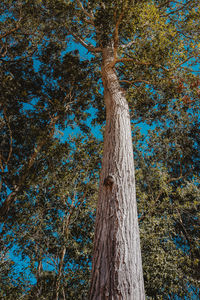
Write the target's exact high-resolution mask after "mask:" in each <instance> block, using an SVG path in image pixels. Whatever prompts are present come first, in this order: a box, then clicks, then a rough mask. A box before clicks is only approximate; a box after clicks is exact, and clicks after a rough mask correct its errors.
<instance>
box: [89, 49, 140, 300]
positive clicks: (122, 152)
mask: <svg viewBox="0 0 200 300" xmlns="http://www.w3.org/2000/svg"><path fill="white" fill-rule="evenodd" d="M113 60H114V53H113V51H112V48H111V47H110V48H106V49H104V51H103V64H102V77H103V83H104V101H105V105H106V129H105V136H104V155H103V162H102V170H101V176H100V192H99V199H98V207H97V214H96V228H95V241H94V255H93V268H92V276H91V277H92V282H91V289H90V300H103V299H109V300H111V299H112V300H140V299H141V300H143V299H145V293H144V283H143V272H142V260H141V250H140V238H139V228H138V217H137V206H136V196H135V178H134V161H133V148H132V138H131V124H130V115H129V107H128V103H127V101H126V99H125V97H124V93H123V92H122V91H121V88H120V84H119V81H118V78H117V75H116V74H115V71H114V70H113V68H112V61H113ZM110 174H112V176H111V177H112V178H113V184H112V188H109V187H110V185H111V184H110V183H109V184H105V181H106V180H107V179H108V178H109V177H110Z"/></svg>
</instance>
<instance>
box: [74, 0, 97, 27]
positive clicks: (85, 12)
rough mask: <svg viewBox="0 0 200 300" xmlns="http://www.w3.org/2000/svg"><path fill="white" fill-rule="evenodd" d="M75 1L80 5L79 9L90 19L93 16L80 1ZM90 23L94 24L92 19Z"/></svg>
mask: <svg viewBox="0 0 200 300" xmlns="http://www.w3.org/2000/svg"><path fill="white" fill-rule="evenodd" d="M77 2H78V5H79V6H80V8H81V10H82V11H83V13H84V14H85V16H87V17H88V18H90V19H91V20H93V19H94V17H93V16H92V15H91V14H90V13H89V12H88V11H87V10H86V9H85V8H84V6H83V4H82V2H81V1H80V0H77ZM92 24H93V25H94V22H93V21H92Z"/></svg>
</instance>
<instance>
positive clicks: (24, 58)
mask: <svg viewBox="0 0 200 300" xmlns="http://www.w3.org/2000/svg"><path fill="white" fill-rule="evenodd" d="M199 8H200V7H199V1H195V0H192V1H189V0H187V1H164V0H163V1H149V0H146V1H128V0H127V1H120V0H115V1H102V0H101V1H79V0H77V1H64V0H57V1H39V0H38V1H36V0H32V1H25V0H23V1H20V2H19V1H9V0H4V1H2V2H1V4H0V11H1V19H0V41H1V45H0V66H1V69H0V77H1V92H0V132H1V134H0V136H1V138H0V175H1V181H0V187H1V189H0V200H1V204H2V207H1V220H2V242H1V257H2V260H1V265H0V268H1V274H2V276H1V277H2V280H1V294H0V295H1V298H2V299H13V298H17V299H20V297H21V299H51V298H52V297H54V298H55V297H56V296H59V297H60V298H59V299H76V298H77V299H82V298H81V297H82V296H81V295H84V297H85V298H87V291H88V287H89V276H90V269H91V253H92V239H93V234H94V233H93V230H94V229H93V226H94V218H95V217H94V215H95V208H96V199H97V184H98V170H99V168H100V157H101V155H102V150H101V149H102V145H101V143H102V139H101V137H100V136H98V137H97V138H95V137H94V136H93V134H92V133H91V129H92V126H94V125H95V124H98V125H100V126H101V128H102V131H103V128H104V123H105V108H104V104H103V101H102V99H103V96H102V81H101V73H100V67H101V49H102V47H104V46H105V45H107V44H109V43H110V41H113V42H114V49H115V51H116V53H115V59H116V61H115V71H116V74H117V75H118V78H119V80H120V83H121V87H122V90H123V92H124V93H126V96H127V99H128V102H129V106H130V109H131V117H132V133H133V145H134V155H135V162H136V184H137V201H138V210H139V224H140V232H141V233H140V235H141V244H142V259H143V270H144V279H145V292H146V295H147V297H149V299H159V298H161V297H163V298H164V299H169V298H170V299H176V297H179V298H180V299H181V298H183V297H186V298H187V299H190V298H192V297H195V296H196V297H198V293H199V290H198V284H199V272H198V270H199V264H200V263H199V259H200V253H199V212H198V211H199V198H200V192H199V185H200V177H199V176H200V169H199V164H198V162H199V159H200V157H199V156H200V152H199V148H200V138H199V129H200V119H199V96H200V78H199V58H200V56H199V51H200V45H199V37H198V33H199V29H200V28H199V17H200V16H199V14H200V9H199ZM84 49H87V51H88V52H89V53H87V51H85V50H84ZM89 118H92V123H91V122H88V119H89ZM74 128H75V129H76V128H78V130H79V131H80V132H81V135H79V136H76V137H69V136H68V135H67V134H64V136H63V132H65V130H66V129H67V130H68V132H69V131H70V130H73V129H74ZM63 139H64V141H63ZM13 257H15V258H13ZM16 257H17V259H16ZM21 262H23V264H22V266H23V267H22V269H21V270H20V272H19V273H18V266H19V265H20V264H21ZM55 299H56V298H55Z"/></svg>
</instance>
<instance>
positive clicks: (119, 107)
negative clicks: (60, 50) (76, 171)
mask: <svg viewBox="0 0 200 300" xmlns="http://www.w3.org/2000/svg"><path fill="white" fill-rule="evenodd" d="M46 5H47V7H48V9H52V11H53V10H54V8H55V11H56V14H57V15H55V17H56V16H57V17H58V19H59V18H60V19H62V20H63V21H64V22H63V26H65V27H66V28H67V30H68V33H69V35H70V36H72V37H73V39H74V41H75V42H76V43H79V44H80V45H82V46H83V47H84V48H86V49H87V50H88V51H89V52H90V53H91V55H93V56H95V58H96V62H97V63H98V62H99V69H100V72H101V79H102V83H103V89H104V105H105V108H106V127H105V133H104V154H103V161H102V169H101V176H100V187H99V200H98V206H97V214H96V229H95V240H94V255H93V268H92V281H91V289H90V299H113V298H115V299H144V297H145V293H144V284H143V274H142V261H141V251H140V239H139V229H138V220H137V208H136V197H135V183H134V181H135V179H134V177H135V175H134V163H133V149H132V140H131V122H130V113H129V106H128V101H129V103H130V106H131V107H133V112H134V113H135V115H134V117H136V116H137V118H138V117H139V120H145V119H146V121H147V122H149V123H151V119H152V118H156V117H158V116H159V118H162V115H164V114H165V113H166V111H167V109H168V103H169V102H170V101H173V98H174V97H177V87H178V86H180V85H181V80H182V78H183V77H184V76H186V72H187V74H188V76H189V77H190V78H191V77H192V76H193V77H195V75H193V74H191V73H189V72H190V70H185V69H184V67H185V64H186V62H188V63H193V64H195V63H197V61H198V59H199V58H198V54H199V50H198V41H197V39H195V38H192V39H187V38H186V37H185V36H184V26H185V23H184V22H185V21H186V20H187V17H188V8H190V9H192V10H193V13H194V14H198V12H197V11H198V5H199V4H198V2H197V1H183V2H182V1H178V2H175V3H174V2H173V1H167V2H166V1H139V2H138V1H117V0H116V1H80V0H77V1H53V2H52V1H51V3H50V2H49V3H48V4H46ZM195 80H196V79H195ZM181 92H182V91H180V90H179V94H181ZM179 96H180V95H179ZM188 97H189V96H188ZM180 98H181V97H180ZM127 100H128V101H127ZM180 101H185V102H187V101H188V98H187V95H186V97H185V96H183V97H182V98H181V99H180Z"/></svg>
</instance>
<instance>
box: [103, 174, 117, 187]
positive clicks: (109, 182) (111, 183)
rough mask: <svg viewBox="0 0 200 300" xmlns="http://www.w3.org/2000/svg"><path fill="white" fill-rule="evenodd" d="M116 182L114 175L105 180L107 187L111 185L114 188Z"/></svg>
mask: <svg viewBox="0 0 200 300" xmlns="http://www.w3.org/2000/svg"><path fill="white" fill-rule="evenodd" d="M114 183H115V179H114V177H113V176H112V175H108V176H107V177H106V178H105V179H104V182H103V185H104V186H105V187H109V188H110V189H111V190H112V187H113V184H114Z"/></svg>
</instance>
